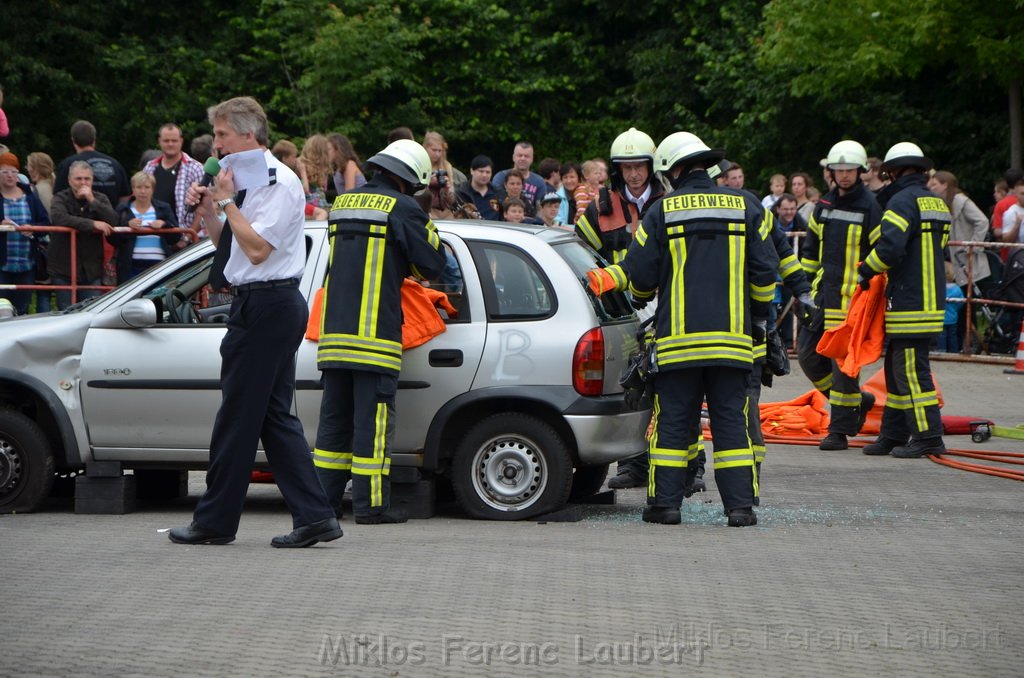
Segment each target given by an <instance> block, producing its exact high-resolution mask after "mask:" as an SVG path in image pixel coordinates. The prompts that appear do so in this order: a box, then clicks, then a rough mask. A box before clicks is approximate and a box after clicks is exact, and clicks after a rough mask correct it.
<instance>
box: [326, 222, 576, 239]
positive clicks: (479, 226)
mask: <svg viewBox="0 0 1024 678" xmlns="http://www.w3.org/2000/svg"><path fill="white" fill-rule="evenodd" d="M434 225H435V226H436V227H437V230H438V231H440V232H441V233H451V234H453V235H457V236H459V237H460V238H465V239H469V240H497V241H503V240H509V239H510V238H511V239H515V238H518V237H521V236H522V235H527V236H535V237H537V238H540V239H541V240H543V241H544V242H546V243H548V244H550V245H554V244H557V243H561V242H569V241H572V240H576V239H577V238H576V234H575V233H574V232H573V231H571V230H569V229H568V228H559V227H555V228H552V227H549V226H541V225H538V224H516V223H512V222H508V221H485V220H483V219H437V220H434ZM306 228H307V229H311V228H315V229H325V228H327V222H326V221H307V222H306Z"/></svg>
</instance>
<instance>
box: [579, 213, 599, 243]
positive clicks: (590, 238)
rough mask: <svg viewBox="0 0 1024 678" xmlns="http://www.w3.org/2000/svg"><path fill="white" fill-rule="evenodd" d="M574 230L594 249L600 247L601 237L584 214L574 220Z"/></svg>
mask: <svg viewBox="0 0 1024 678" xmlns="http://www.w3.org/2000/svg"><path fill="white" fill-rule="evenodd" d="M576 231H577V232H578V233H579V234H580V236H581V237H582V238H583V240H584V241H586V243H587V244H588V245H590V246H591V247H593V248H594V249H595V250H600V249H601V238H600V237H599V236H598V235H597V231H595V230H594V227H593V226H591V225H590V221H589V220H588V219H587V216H586V215H585V214H584V215H583V216H581V217H580V218H579V221H577V222H576Z"/></svg>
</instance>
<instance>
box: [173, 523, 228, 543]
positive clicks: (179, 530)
mask: <svg viewBox="0 0 1024 678" xmlns="http://www.w3.org/2000/svg"><path fill="white" fill-rule="evenodd" d="M167 538H168V539H170V540H171V541H173V542H174V543H175V544H218V545H219V544H230V543H231V542H233V541H234V540H235V535H233V534H221V533H219V532H214V531H213V530H208V529H206V528H205V527H200V526H199V525H196V523H195V521H192V522H191V523H189V524H188V525H186V526H185V527H175V528H172V529H171V530H169V531H168V532H167Z"/></svg>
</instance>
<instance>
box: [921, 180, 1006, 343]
mask: <svg viewBox="0 0 1024 678" xmlns="http://www.w3.org/2000/svg"><path fill="white" fill-rule="evenodd" d="M928 188H929V189H930V190H931V191H932V192H933V193H935V194H936V195H938V196H939V197H940V198H942V200H943V202H945V203H946V205H947V206H948V207H949V212H950V214H951V215H952V217H953V222H952V223H951V224H950V227H949V239H950V240H951V241H954V240H957V241H960V242H966V241H971V240H973V241H977V242H984V240H985V237H986V235H987V234H988V218H987V217H986V216H985V213H984V212H982V211H981V208H980V207H978V206H977V205H976V204H974V201H973V200H971V199H970V198H968V197H967V194H966V193H964V192H963V191H961V190H960V182H959V181H957V178H956V176H955V175H954V174H953V173H952V172H947V171H945V170H939V171H938V172H935V174H933V175H932V177H931V179H929V180H928ZM949 258H950V262H951V263H952V265H953V279H954V280H955V281H956V284H957V285H959V286H960V289H961V291H963V293H964V294H967V288H968V287H969V281H968V277H967V266H968V264H970V267H971V277H972V278H973V279H974V285H975V287H974V291H973V296H981V297H986V296H988V291H989V289H990V288H991V286H992V269H991V267H990V266H989V263H988V255H987V254H986V253H985V250H984V249H983V248H977V249H974V250H973V251H971V252H970V255H969V256H968V251H967V248H965V247H962V246H960V245H952V244H951V245H950V246H949ZM966 332H967V319H966V314H963V313H962V314H960V319H959V320H958V324H957V337H958V341H957V345H958V346H962V345H963V343H964V342H963V338H964V336H965V334H966Z"/></svg>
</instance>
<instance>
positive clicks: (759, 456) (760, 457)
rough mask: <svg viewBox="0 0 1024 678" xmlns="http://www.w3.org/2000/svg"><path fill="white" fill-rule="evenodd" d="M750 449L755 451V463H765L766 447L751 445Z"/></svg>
mask: <svg viewBox="0 0 1024 678" xmlns="http://www.w3.org/2000/svg"><path fill="white" fill-rule="evenodd" d="M750 448H751V449H752V450H753V451H754V463H755V464H760V463H761V462H763V461H764V455H765V447H764V445H757V444H754V445H751V446H750Z"/></svg>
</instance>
